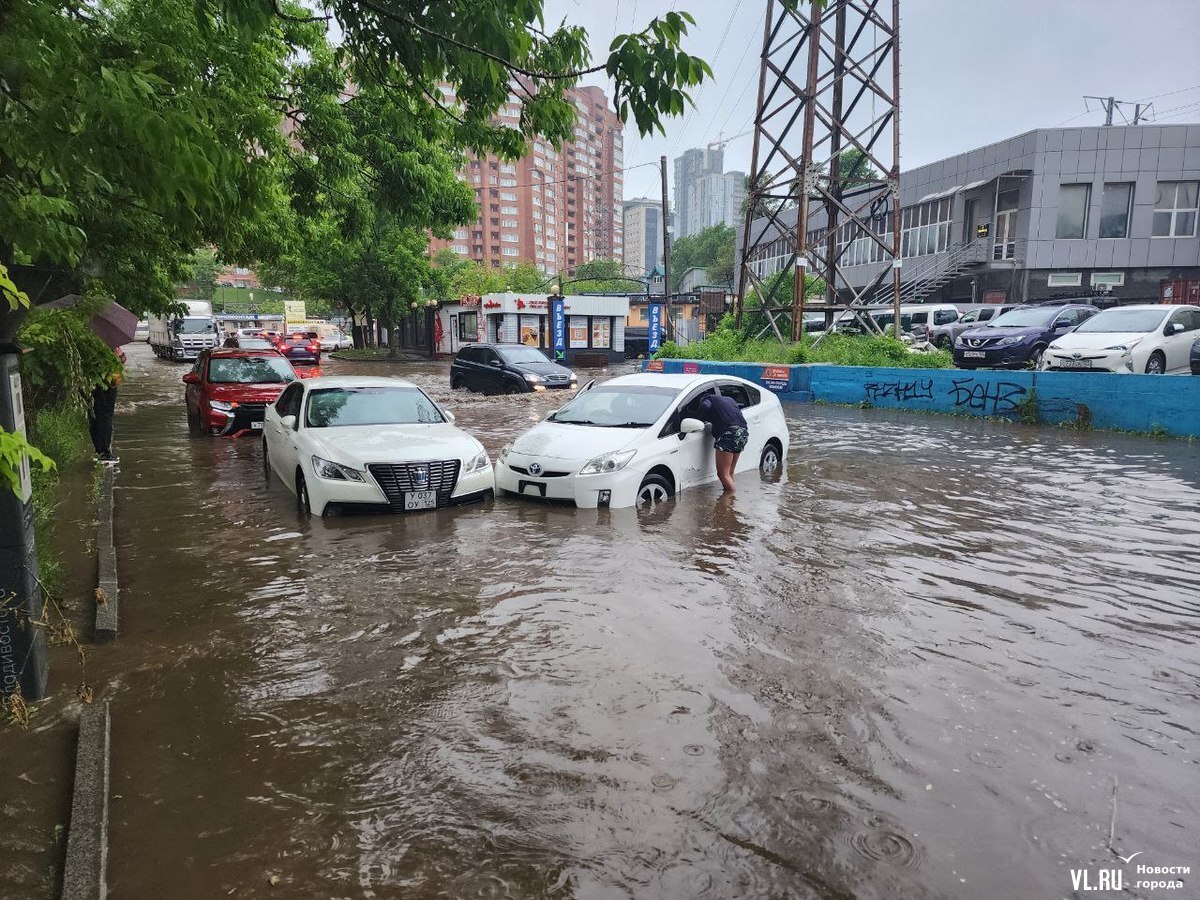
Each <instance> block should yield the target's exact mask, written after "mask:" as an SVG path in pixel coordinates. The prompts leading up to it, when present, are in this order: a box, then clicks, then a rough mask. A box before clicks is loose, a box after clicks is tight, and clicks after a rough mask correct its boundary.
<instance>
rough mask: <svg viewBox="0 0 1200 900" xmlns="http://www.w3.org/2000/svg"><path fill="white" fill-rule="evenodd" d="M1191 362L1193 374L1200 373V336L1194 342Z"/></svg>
mask: <svg viewBox="0 0 1200 900" xmlns="http://www.w3.org/2000/svg"><path fill="white" fill-rule="evenodd" d="M1191 363H1192V374H1193V375H1200V338H1196V340H1195V342H1194V343H1193V344H1192V356H1191Z"/></svg>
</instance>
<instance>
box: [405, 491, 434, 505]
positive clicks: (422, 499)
mask: <svg viewBox="0 0 1200 900" xmlns="http://www.w3.org/2000/svg"><path fill="white" fill-rule="evenodd" d="M404 508H405V509H436V508H437V491H409V492H408V493H407V494H405V495H404Z"/></svg>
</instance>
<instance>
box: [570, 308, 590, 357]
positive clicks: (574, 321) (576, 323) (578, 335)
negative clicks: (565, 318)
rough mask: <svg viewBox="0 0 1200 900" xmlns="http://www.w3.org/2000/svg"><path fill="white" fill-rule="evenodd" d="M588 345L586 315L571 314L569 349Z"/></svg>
mask: <svg viewBox="0 0 1200 900" xmlns="http://www.w3.org/2000/svg"><path fill="white" fill-rule="evenodd" d="M587 345H588V321H587V316H571V349H572V350H574V349H576V348H579V347H586V346H587Z"/></svg>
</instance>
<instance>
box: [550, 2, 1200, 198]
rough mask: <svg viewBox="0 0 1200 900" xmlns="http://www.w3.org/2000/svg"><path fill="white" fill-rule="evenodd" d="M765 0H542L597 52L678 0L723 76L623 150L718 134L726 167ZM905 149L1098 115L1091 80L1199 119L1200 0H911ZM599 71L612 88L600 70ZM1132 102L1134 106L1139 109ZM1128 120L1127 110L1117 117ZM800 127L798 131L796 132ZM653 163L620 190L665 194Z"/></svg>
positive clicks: (906, 25)
mask: <svg viewBox="0 0 1200 900" xmlns="http://www.w3.org/2000/svg"><path fill="white" fill-rule="evenodd" d="M766 7H767V2H766V0H547V2H546V18H547V24H548V25H550V24H557V23H558V22H559V21H561V20H562V19H563V18H565V19H567V21H569V22H570V23H572V24H577V25H582V26H583V27H585V28H587V30H588V33H589V35H590V37H591V43H592V52H593V56H594V58H595V61H596V62H602V61H603V60H604V59H605V58H606V57H607V54H608V45H609V43H610V42H611V41H612V38H613V35H614V34H617V33H625V32H629V31H637V30H640V29H641V28H643V27H645V25H646V23H647V22H648V21H649V20H650V19H651V18H652V17H653V16H655V15H661V14H662V13H665V12H667V11H668V10H670V9H683V10H687V11H688V12H690V13H692V15H693V16H695V18H696V27H695V28H694V29H693V30H692V33H691V35H689V36H688V37H687V38H685V42H686V43H685V45H684V46H685V49H686V50H687V52H688V53H692V54H694V55H698V56H700V57H702V58H703V59H705V60H707V61H708V62H709V64H710V65H711V66H712V68H713V73H714V76H715V77H714V79H713V80H712V81H711V82H710V83H706V84H705V85H703V86H702V88H701V89H700V90H698V91H697V92H696V93H695V95H694V99H695V100H696V108H695V109H694V110H691V111H690V112H688V113H687V114H686V115H684V116H683V117H680V118H675V119H668V120H667V122H666V123H665V125H666V130H667V135H666V137H665V138H664V137H661V136H656V137H653V138H650V139H643V138H641V137H639V136H638V134H637V129H636V127H635V126H634V125H632V124H630V125H628V126H627V127H626V130H625V164H626V166H632V165H637V164H639V163H646V162H653V163H657V162H658V158H659V156H661V155H663V154H666V156H667V161H668V169H670V161H671V160H672V159H673V158H674V157H675V156H678V155H679V154H680V153H681V152H682V151H684V150H686V149H687V148H689V147H700V146H703V145H705V144H706V143H708V142H709V141H714V140H716V139H717V138H718V136H719V135H721V134H723V135H724V137H726V138H730V142H729V144H728V146H727V147H726V148H725V168H726V171H729V170H733V169H741V170H749V168H750V147H751V139H752V135H751V134H750V133H749V132H750V130H751V129H752V128H753V123H754V104H755V101H756V89H757V83H758V54H759V53H760V51H761V47H762V31H763V19H764V17H765V16H766ZM900 35H901V37H900V41H901V49H900V60H901V66H902V71H901V84H900V96H901V107H900V121H901V162H902V166H903V168H905V169H911V168H913V167H914V166H919V165H923V164H925V163H928V162H933V161H935V160H938V159H941V158H943V157H946V156H951V155H953V154H955V153H959V152H962V151H964V150H970V149H973V148H975V147H979V146H982V145H984V144H988V143H991V142H992V141H997V140H1001V139H1003V138H1006V137H1011V136H1013V135H1016V134H1021V133H1022V132H1025V131H1029V130H1030V129H1032V128H1043V127H1053V126H1055V125H1061V124H1079V125H1099V124H1102V123H1103V121H1104V113H1103V112H1102V111H1100V110H1099V109H1097V108H1096V104H1095V103H1094V102H1093V104H1092V106H1093V109H1096V111H1094V112H1092V113H1089V114H1084V101H1083V99H1082V98H1083V95H1084V94H1095V95H1099V96H1109V95H1112V96H1115V97H1116V98H1117V99H1119V100H1134V101H1136V100H1143V99H1145V98H1153V103H1154V106H1155V109H1156V111H1157V113H1158V118H1159V121H1164V122H1200V51H1198V50H1197V45H1196V41H1197V37H1198V36H1200V0H1141V2H1130V0H1119V2H1118V0H902V2H901V31H900ZM587 83H590V84H599V85H601V86H602V87H605V88H606V89H607V90H608V91H609V95H610V97H611V93H612V90H611V85H609V84H608V83H607V82H606V81H605V79H604V77H603V76H602V75H601V76H596V77H594V78H593V79H592V80H591V81H589V82H587ZM1129 115H1131V116H1132V110H1131V111H1130V113H1129ZM1118 121H1119V119H1118ZM798 138H799V134H798V132H797V140H798ZM659 191H660V188H659V179H658V173H657V171H656V170H655V169H654V168H651V167H646V168H640V169H633V170H631V171H627V172H626V173H625V196H626V197H627V198H631V197H638V196H652V197H658V196H659Z"/></svg>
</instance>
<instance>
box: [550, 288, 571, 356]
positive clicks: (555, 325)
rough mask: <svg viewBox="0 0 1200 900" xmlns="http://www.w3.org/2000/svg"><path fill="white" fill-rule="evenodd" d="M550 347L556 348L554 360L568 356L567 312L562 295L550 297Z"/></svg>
mask: <svg viewBox="0 0 1200 900" xmlns="http://www.w3.org/2000/svg"><path fill="white" fill-rule="evenodd" d="M550 336H551V340H550V347H551V348H552V349H553V350H554V361H555V362H559V363H560V362H562V361H563V360H565V359H566V358H567V314H566V308H565V307H564V305H563V298H562V297H551V298H550Z"/></svg>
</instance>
